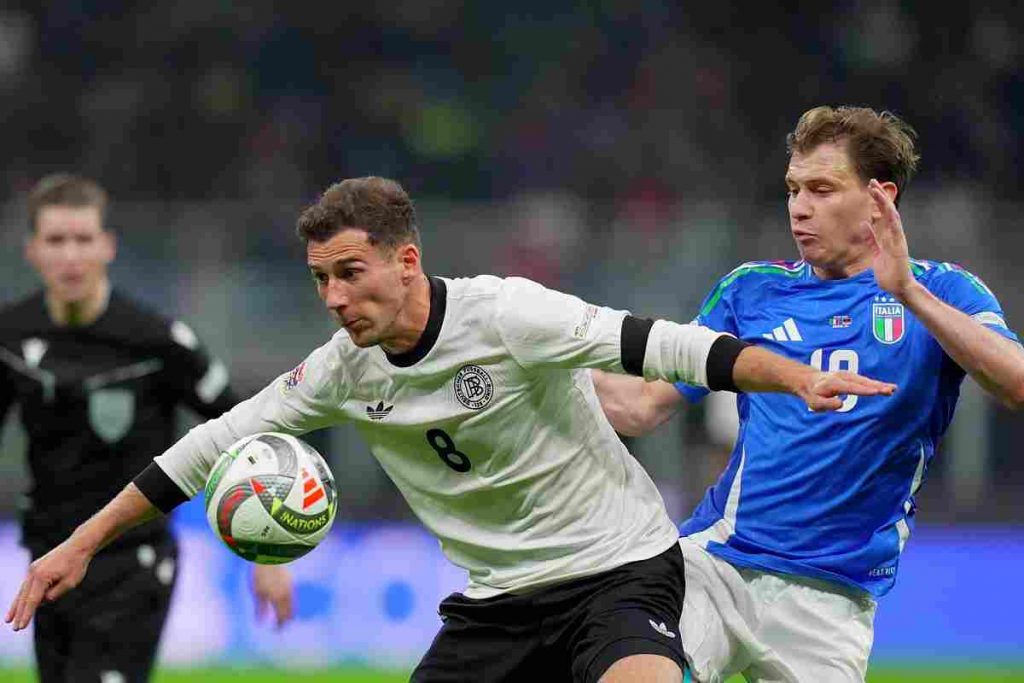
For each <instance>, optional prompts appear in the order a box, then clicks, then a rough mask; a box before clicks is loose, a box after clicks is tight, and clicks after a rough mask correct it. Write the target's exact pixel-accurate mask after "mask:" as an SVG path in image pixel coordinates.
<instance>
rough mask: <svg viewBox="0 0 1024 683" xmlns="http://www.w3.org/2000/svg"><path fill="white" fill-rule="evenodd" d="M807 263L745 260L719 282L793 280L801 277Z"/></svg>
mask: <svg viewBox="0 0 1024 683" xmlns="http://www.w3.org/2000/svg"><path fill="white" fill-rule="evenodd" d="M806 272H807V264H806V263H805V262H804V261H803V260H800V261H747V262H745V263H741V264H740V265H738V266H736V267H735V268H733V269H732V270H730V271H729V272H728V273H726V274H725V275H724V276H722V278H721V279H720V280H719V283H733V282H739V281H763V280H778V279H783V280H794V279H798V278H801V277H803V276H804V275H805V274H806Z"/></svg>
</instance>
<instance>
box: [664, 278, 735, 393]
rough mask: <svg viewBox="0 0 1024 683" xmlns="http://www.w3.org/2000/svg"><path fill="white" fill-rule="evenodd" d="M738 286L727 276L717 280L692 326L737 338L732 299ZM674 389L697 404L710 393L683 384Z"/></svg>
mask: <svg viewBox="0 0 1024 683" xmlns="http://www.w3.org/2000/svg"><path fill="white" fill-rule="evenodd" d="M738 286H739V285H738V283H736V282H734V281H730V279H729V277H728V276H726V277H723V278H722V279H721V280H719V281H718V283H717V284H716V285H715V287H714V289H712V290H711V292H710V293H709V294H708V295H707V297H705V299H704V302H703V303H702V304H701V305H700V312H699V313H698V314H697V317H696V318H694V319H693V321H692V322H693V324H695V325H703V326H704V327H707V328H710V329H712V330H715V331H716V332H728V333H729V334H733V335H736V336H737V337H739V336H740V335H739V328H738V326H737V324H736V316H735V313H734V311H733V305H732V298H733V295H734V294H735V293H736V288H737V287H738ZM675 388H676V391H678V392H679V393H680V394H682V395H683V396H684V397H685V398H686V400H687V401H689V402H691V403H697V402H698V401H701V400H702V399H703V398H704V397H705V396H707V395H708V394H709V393H711V392H710V391H709V390H708V389H706V388H705V387H698V386H694V385H692V384H685V383H684V382H676V384H675Z"/></svg>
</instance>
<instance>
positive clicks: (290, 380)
mask: <svg viewBox="0 0 1024 683" xmlns="http://www.w3.org/2000/svg"><path fill="white" fill-rule="evenodd" d="M305 376H306V362H305V361H303V362H301V363H299V364H298V365H297V366H295V369H294V370H292V371H291V372H289V373H288V374H287V375H285V376H284V379H283V380H282V381H281V392H282V393H288V392H289V391H291V390H292V389H294V388H295V387H297V386H298V385H299V383H300V382H301V381H302V378H303V377H305Z"/></svg>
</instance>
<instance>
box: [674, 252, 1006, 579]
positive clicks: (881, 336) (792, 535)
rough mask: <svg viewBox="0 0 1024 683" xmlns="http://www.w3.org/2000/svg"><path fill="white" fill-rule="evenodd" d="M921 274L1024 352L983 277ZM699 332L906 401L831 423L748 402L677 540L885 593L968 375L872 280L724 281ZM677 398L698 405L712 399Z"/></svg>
mask: <svg viewBox="0 0 1024 683" xmlns="http://www.w3.org/2000/svg"><path fill="white" fill-rule="evenodd" d="M911 266H912V269H913V271H914V275H915V277H916V278H917V280H918V281H919V282H921V283H922V284H923V285H924V286H925V287H927V288H928V289H929V290H930V291H931V292H932V293H933V294H934V295H935V296H937V297H938V298H939V299H941V300H943V301H945V302H946V303H948V304H950V305H951V306H954V307H955V308H957V309H959V310H961V311H963V312H964V313H966V314H968V315H970V316H972V317H973V318H974V319H975V320H977V321H978V322H980V323H981V324H983V325H985V326H986V327H988V328H990V329H992V330H994V331H995V332H997V333H998V334H1000V335H1002V336H1004V337H1006V338H1008V339H1011V340H1014V341H1017V336H1016V335H1015V334H1014V333H1013V332H1012V331H1011V330H1010V329H1008V328H1007V325H1006V322H1005V320H1004V316H1003V312H1002V309H1001V308H1000V306H999V302H998V301H997V300H996V297H995V296H994V295H993V294H992V292H991V291H990V290H989V289H988V287H986V286H985V284H984V283H983V282H981V280H979V279H978V278H977V277H975V276H974V275H972V274H971V273H969V272H967V271H966V270H964V269H963V268H961V267H959V266H957V265H954V264H950V263H937V262H934V261H918V260H912V261H911ZM696 322H698V323H700V324H701V325H706V326H707V327H710V328H712V329H716V330H721V331H725V332H730V333H732V334H734V335H736V336H737V337H739V338H740V339H742V340H744V341H747V342H751V343H754V344H758V345H761V346H763V347H765V348H768V349H770V350H772V351H774V352H776V353H778V354H781V355H783V356H787V357H789V358H792V359H794V360H797V361H800V362H802V363H809V364H811V365H813V366H815V367H818V368H820V369H824V370H850V371H854V372H859V373H861V374H864V375H868V376H870V377H873V378H875V379H879V380H883V381H887V382H893V383H895V384H897V385H898V387H899V388H898V389H897V391H896V393H895V394H894V395H893V396H891V397H885V396H867V397H865V396H848V397H845V400H844V401H843V406H842V408H841V409H840V410H839V411H837V412H831V413H813V412H811V411H810V410H809V409H808V408H807V406H806V404H805V403H804V402H803V401H801V400H800V399H799V398H797V397H796V396H791V395H788V394H742V393H741V394H738V395H737V408H738V410H739V420H740V427H739V433H738V435H737V440H736V446H735V449H734V450H733V453H732V456H731V458H730V460H729V465H728V467H727V468H726V469H725V471H724V472H723V473H722V475H721V477H720V478H719V480H718V482H717V483H716V484H715V485H714V486H713V487H711V488H709V489H708V491H707V493H706V494H705V496H704V498H703V500H702V501H701V503H700V505H699V506H698V507H697V509H696V510H695V511H694V513H693V516H692V517H691V518H690V519H689V520H687V521H686V522H684V523H683V524H681V525H680V531H681V532H682V533H683V534H684V535H688V536H694V535H695V538H696V540H698V541H699V542H701V543H702V545H705V547H706V548H707V549H708V550H709V551H710V552H712V553H713V554H715V555H717V556H719V557H722V558H724V559H726V560H727V561H729V562H731V563H732V564H734V565H739V566H745V567H754V568H758V569H762V570H768V571H774V572H780V573H785V574H796V575H800V576H808V577H813V578H819V579H826V580H831V581H838V582H840V583H843V584H845V585H847V586H852V587H855V588H858V589H861V590H864V591H867V592H868V593H870V594H872V595H874V596H876V597H877V596H881V595H884V594H885V593H887V592H888V591H889V590H890V589H891V588H892V586H893V584H894V583H895V579H896V569H897V566H898V564H899V557H900V552H901V551H902V549H903V545H904V543H906V541H907V538H908V536H909V535H910V532H911V530H912V529H913V524H914V512H915V506H914V493H915V492H916V491H917V489H918V487H919V486H920V485H921V482H922V480H923V479H924V476H925V473H926V472H927V470H928V465H929V463H930V462H931V459H932V456H933V455H934V453H935V447H936V444H937V443H938V441H939V439H940V438H941V436H942V434H943V433H944V432H945V431H946V428H947V427H948V426H949V423H950V420H951V419H952V417H953V409H954V408H955V407H956V402H957V399H958V397H959V393H960V383H961V382H962V380H963V378H964V371H963V370H962V369H961V368H960V367H959V366H958V365H956V363H954V362H953V361H952V360H951V359H950V358H949V356H947V355H946V353H945V352H944V351H943V349H942V347H941V346H940V345H939V343H938V342H937V341H936V340H935V338H934V337H933V336H932V335H931V334H930V333H929V332H928V329H927V328H926V327H925V326H924V325H923V324H922V323H921V322H920V321H918V320H916V319H915V318H914V316H913V315H912V314H911V313H910V311H909V310H907V309H906V308H905V307H904V306H903V305H902V304H900V303H899V302H897V301H895V300H894V299H893V297H892V296H890V295H889V294H887V293H886V292H885V291H884V290H882V289H880V288H879V287H878V285H877V283H876V282H875V279H874V273H873V272H872V271H871V270H868V271H865V272H863V273H860V274H858V275H856V276H854V277H850V278H846V279H841V280H822V279H819V278H818V277H817V276H816V275H815V274H814V272H813V269H812V268H811V267H810V266H809V265H808V264H806V263H804V262H802V261H797V262H795V263H792V262H754V263H747V264H744V265H742V266H740V267H739V268H737V269H735V270H733V271H732V272H731V273H729V274H728V275H726V276H725V277H724V278H722V279H721V280H720V281H719V282H718V284H717V285H716V286H715V288H714V289H713V290H712V291H711V293H710V294H709V295H708V297H707V298H706V299H705V301H704V303H703V305H702V307H701V310H700V314H699V315H698V316H697V319H696ZM676 388H677V389H678V390H679V391H680V392H681V393H682V394H683V395H685V396H686V397H687V398H688V399H690V400H700V399H701V398H703V396H704V395H705V394H706V393H707V390H706V389H701V388H698V387H692V386H688V385H685V384H677V385H676Z"/></svg>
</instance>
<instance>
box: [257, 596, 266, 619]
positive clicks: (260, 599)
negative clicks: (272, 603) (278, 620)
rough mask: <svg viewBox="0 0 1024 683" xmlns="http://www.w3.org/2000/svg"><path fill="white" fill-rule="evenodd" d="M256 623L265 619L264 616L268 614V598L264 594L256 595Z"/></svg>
mask: <svg viewBox="0 0 1024 683" xmlns="http://www.w3.org/2000/svg"><path fill="white" fill-rule="evenodd" d="M255 598H256V621H260V620H261V619H263V615H264V614H266V613H267V598H266V597H265V596H264V595H263V594H262V593H256V594H255Z"/></svg>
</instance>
